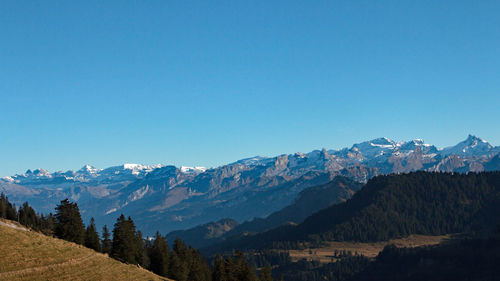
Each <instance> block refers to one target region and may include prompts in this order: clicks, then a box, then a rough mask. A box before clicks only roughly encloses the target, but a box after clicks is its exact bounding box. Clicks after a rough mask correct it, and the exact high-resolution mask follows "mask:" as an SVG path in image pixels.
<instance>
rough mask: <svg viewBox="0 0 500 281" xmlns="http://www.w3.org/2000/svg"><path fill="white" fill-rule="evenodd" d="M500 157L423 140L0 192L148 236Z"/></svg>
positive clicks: (112, 174) (475, 145)
mask: <svg viewBox="0 0 500 281" xmlns="http://www.w3.org/2000/svg"><path fill="white" fill-rule="evenodd" d="M499 153H500V147H493V146H492V145H490V144H489V143H487V142H486V141H484V140H482V139H481V138H478V137H475V136H472V135H469V136H468V138H467V139H466V140H464V141H462V142H460V143H458V144H457V145H455V146H452V147H448V148H444V149H439V148H437V147H435V146H433V145H430V144H426V143H425V142H424V141H423V140H421V139H415V140H412V141H408V142H395V141H393V140H390V139H388V138H378V139H374V140H371V141H366V142H362V143H358V144H354V145H353V146H352V147H351V148H344V149H340V150H327V149H322V150H315V151H312V152H309V153H295V154H285V155H279V156H276V157H253V158H247V159H242V160H239V161H237V162H234V163H231V164H228V165H224V166H220V167H217V168H210V169H205V168H202V167H175V166H165V165H156V166H147V165H139V164H124V165H121V166H115V167H110V168H106V169H97V168H95V167H92V166H90V165H86V166H84V167H83V168H82V169H80V170H78V171H67V172H55V173H49V172H48V171H46V170H43V169H37V170H33V171H31V170H28V171H27V172H26V173H25V174H22V175H15V176H11V177H6V178H2V179H1V180H0V191H3V192H4V193H6V194H7V195H8V196H9V198H10V199H11V200H12V201H14V202H16V203H18V204H20V203H22V202H24V201H29V202H30V204H32V205H33V206H34V207H35V208H36V209H37V210H40V211H42V212H45V213H47V212H51V211H53V208H54V206H55V205H56V204H57V203H58V202H59V201H60V200H62V199H64V198H66V197H68V198H70V199H71V200H74V201H77V202H78V203H79V206H80V208H81V209H82V214H83V216H84V218H85V219H89V218H90V217H91V216H93V217H95V218H96V220H97V221H98V222H99V223H101V224H103V223H107V224H112V223H113V222H114V219H116V217H117V216H118V215H119V214H120V213H125V214H126V215H131V216H133V217H134V219H135V220H136V222H137V224H138V225H139V226H140V228H141V229H143V230H144V231H145V232H146V233H147V234H149V233H150V232H151V233H152V232H154V231H156V230H157V229H159V230H160V231H162V232H169V231H171V230H176V229H185V228H188V227H192V226H195V225H199V224H202V223H207V222H210V221H217V220H219V219H221V218H226V217H230V218H232V219H235V220H237V221H243V220H250V219H252V218H254V217H264V216H266V215H269V214H270V213H272V212H274V211H277V210H280V209H281V208H283V207H285V206H287V205H289V204H290V203H291V202H292V201H293V200H294V199H295V198H296V196H297V195H298V193H299V192H300V191H302V190H304V189H305V188H307V187H310V186H314V185H320V184H325V183H327V182H329V181H331V180H332V179H333V178H334V177H335V176H337V175H342V176H345V177H348V178H351V179H353V180H355V181H358V182H366V181H367V180H368V179H370V178H371V177H373V176H375V175H379V174H391V173H406V172H411V171H417V170H427V171H445V172H470V171H472V172H474V171H483V170H498V169H500V161H499V160H498V158H499V156H498V154H499Z"/></svg>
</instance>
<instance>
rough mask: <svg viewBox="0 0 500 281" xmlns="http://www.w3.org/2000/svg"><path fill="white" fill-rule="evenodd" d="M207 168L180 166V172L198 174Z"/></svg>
mask: <svg viewBox="0 0 500 281" xmlns="http://www.w3.org/2000/svg"><path fill="white" fill-rule="evenodd" d="M206 170H207V168H205V167H188V166H181V172H183V173H186V174H199V173H203V172H205V171H206Z"/></svg>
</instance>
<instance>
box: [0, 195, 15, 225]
mask: <svg viewBox="0 0 500 281" xmlns="http://www.w3.org/2000/svg"><path fill="white" fill-rule="evenodd" d="M0 217H1V218H4V219H8V220H17V210H16V206H15V205H13V204H11V203H10V202H9V198H7V196H5V194H4V193H3V192H2V193H1V194H0Z"/></svg>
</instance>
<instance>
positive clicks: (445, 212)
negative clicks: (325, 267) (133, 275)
mask: <svg viewBox="0 0 500 281" xmlns="http://www.w3.org/2000/svg"><path fill="white" fill-rule="evenodd" d="M499 219H500V172H482V173H469V174H453V173H434V172H433V173H430V172H416V173H409V174H401V175H387V176H378V177H375V178H373V179H371V180H370V181H368V183H367V184H366V185H365V186H364V187H363V188H362V189H361V190H360V191H359V192H358V193H356V194H355V195H354V196H353V197H352V198H351V199H350V200H348V201H346V202H344V203H340V204H337V205H334V206H331V207H329V208H327V209H324V210H321V211H319V212H317V213H315V214H313V215H311V216H310V217H309V218H307V219H306V220H305V221H304V222H303V223H301V224H299V225H298V226H283V227H279V228H275V229H273V230H270V231H267V232H264V233H262V234H258V235H254V236H249V237H244V238H241V239H238V240H232V241H228V242H226V243H225V244H221V245H218V246H217V247H218V248H219V249H220V248H221V247H222V248H225V249H232V248H240V249H241V248H246V249H248V248H265V247H295V246H296V245H297V242H298V241H305V240H307V241H313V242H318V243H320V242H321V241H344V240H346V241H364V242H368V241H381V240H388V239H390V238H397V237H404V236H407V235H409V234H427V235H441V234H447V233H459V232H478V231H485V230H488V229H489V228H491V227H492V226H494V225H496V224H497V223H498V222H499ZM214 248H215V247H214Z"/></svg>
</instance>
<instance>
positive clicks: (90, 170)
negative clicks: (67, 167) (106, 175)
mask: <svg viewBox="0 0 500 281" xmlns="http://www.w3.org/2000/svg"><path fill="white" fill-rule="evenodd" d="M99 171H100V169H97V168H96V167H94V166H91V165H89V164H87V165H85V166H83V167H82V168H81V169H80V170H78V172H79V173H88V174H96V173H98V172H99Z"/></svg>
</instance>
